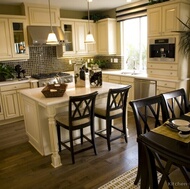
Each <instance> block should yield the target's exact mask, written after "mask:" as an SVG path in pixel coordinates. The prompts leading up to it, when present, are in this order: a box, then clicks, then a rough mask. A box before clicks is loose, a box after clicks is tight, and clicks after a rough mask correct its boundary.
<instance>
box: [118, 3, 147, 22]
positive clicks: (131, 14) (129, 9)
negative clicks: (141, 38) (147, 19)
mask: <svg viewBox="0 0 190 189" xmlns="http://www.w3.org/2000/svg"><path fill="white" fill-rule="evenodd" d="M147 6H148V0H144V1H140V2H136V3H131V4H128V5H125V6H121V7H118V8H117V9H116V19H117V21H118V22H120V21H124V20H127V19H131V18H137V17H142V16H146V15H147Z"/></svg>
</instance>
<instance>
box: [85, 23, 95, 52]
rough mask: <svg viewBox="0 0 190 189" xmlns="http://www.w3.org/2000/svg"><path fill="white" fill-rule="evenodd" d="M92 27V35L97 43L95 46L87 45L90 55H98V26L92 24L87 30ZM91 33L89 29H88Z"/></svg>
mask: <svg viewBox="0 0 190 189" xmlns="http://www.w3.org/2000/svg"><path fill="white" fill-rule="evenodd" d="M88 27H90V33H91V34H92V35H93V37H94V40H95V43H94V44H87V49H88V53H89V54H96V53H97V37H96V24H95V23H90V24H89V26H88V25H87V28H88ZM87 32H89V28H88V29H87Z"/></svg>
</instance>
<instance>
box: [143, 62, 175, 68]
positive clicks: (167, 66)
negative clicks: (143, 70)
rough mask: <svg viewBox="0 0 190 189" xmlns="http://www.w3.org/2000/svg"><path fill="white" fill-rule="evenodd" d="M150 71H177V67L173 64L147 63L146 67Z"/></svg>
mask: <svg viewBox="0 0 190 189" xmlns="http://www.w3.org/2000/svg"><path fill="white" fill-rule="evenodd" d="M147 67H148V68H150V69H160V70H161V69H162V70H177V65H175V64H173V63H172V64H165V63H164V64H162V65H161V64H156V63H148V65H147Z"/></svg>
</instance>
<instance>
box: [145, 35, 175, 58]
mask: <svg viewBox="0 0 190 189" xmlns="http://www.w3.org/2000/svg"><path fill="white" fill-rule="evenodd" d="M175 50H176V39H175V38H174V37H173V38H162V39H160V38H159V39H149V57H148V58H149V61H166V62H174V61H175Z"/></svg>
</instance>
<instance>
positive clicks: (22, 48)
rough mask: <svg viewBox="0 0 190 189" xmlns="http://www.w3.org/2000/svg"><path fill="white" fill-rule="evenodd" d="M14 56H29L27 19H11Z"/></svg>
mask: <svg viewBox="0 0 190 189" xmlns="http://www.w3.org/2000/svg"><path fill="white" fill-rule="evenodd" d="M9 25H10V33H11V44H12V56H13V58H29V52H28V41H27V33H26V20H23V19H9Z"/></svg>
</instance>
